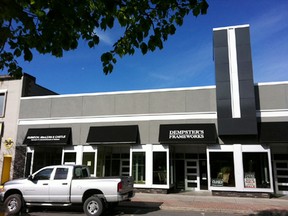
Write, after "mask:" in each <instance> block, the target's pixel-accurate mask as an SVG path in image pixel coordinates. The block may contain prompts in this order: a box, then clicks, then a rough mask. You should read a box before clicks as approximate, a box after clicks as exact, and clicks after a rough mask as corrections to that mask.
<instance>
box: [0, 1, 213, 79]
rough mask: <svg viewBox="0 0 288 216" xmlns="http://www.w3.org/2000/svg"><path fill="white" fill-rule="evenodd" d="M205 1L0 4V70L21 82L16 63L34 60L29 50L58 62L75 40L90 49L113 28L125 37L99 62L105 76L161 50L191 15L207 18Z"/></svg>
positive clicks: (75, 44) (4, 2)
mask: <svg viewBox="0 0 288 216" xmlns="http://www.w3.org/2000/svg"><path fill="white" fill-rule="evenodd" d="M207 9H208V3H207V2H206V0H1V1H0V23H1V28H0V35H1V36H0V70H4V69H7V71H8V73H9V74H10V75H12V76H14V77H21V76H22V68H21V66H20V65H18V62H17V58H19V57H24V60H25V61H31V60H32V59H33V54H32V52H31V51H32V50H36V51H37V52H38V53H40V54H52V55H53V56H56V57H62V56H63V52H64V51H69V50H74V49H76V48H77V46H78V41H79V40H84V41H87V44H88V46H89V47H90V48H93V47H95V46H97V45H98V44H99V42H100V39H99V36H98V35H97V33H96V30H97V29H99V30H102V31H105V30H106V29H108V28H110V29H112V28H113V27H114V24H115V23H116V22H118V23H119V25H120V26H121V27H122V28H123V35H122V36H121V37H120V38H119V39H118V40H117V41H116V42H115V44H114V45H113V47H111V50H110V51H108V52H106V53H103V54H102V56H101V61H102V64H103V71H104V73H105V74H108V73H111V72H112V71H113V65H115V64H116V62H117V58H119V57H120V58H121V57H123V56H125V55H133V54H134V52H135V50H136V49H139V50H141V52H142V53H143V54H146V53H147V52H151V51H152V52H153V51H154V50H155V49H157V48H159V49H162V48H163V42H164V41H166V40H167V39H168V36H170V35H173V34H174V33H175V31H176V27H177V26H181V25H182V24H183V19H184V17H185V16H187V15H189V14H193V15H194V16H198V15H200V14H206V12H207Z"/></svg>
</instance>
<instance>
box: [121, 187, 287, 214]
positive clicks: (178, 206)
mask: <svg viewBox="0 0 288 216" xmlns="http://www.w3.org/2000/svg"><path fill="white" fill-rule="evenodd" d="M120 205H121V206H126V207H129V206H131V207H139V208H141V207H142V208H160V209H165V210H182V211H189V210H190V211H203V212H223V213H231V214H241V215H251V216H252V215H255V216H256V215H259V216H260V215H261V216H263V215H265V216H268V215H279V216H280V215H281V216H282V215H283V216H284V215H287V216H288V196H283V197H279V198H271V199H269V198H244V197H222V196H212V195H211V194H210V193H204V194H203V193H201V192H199V193H195V192H194V193H193V192H192V193H191V192H190V193H189V192H186V193H185V192H184V193H178V194H149V193H136V195H135V197H133V198H132V199H131V201H130V202H123V203H121V204H120Z"/></svg>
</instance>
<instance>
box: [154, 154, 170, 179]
mask: <svg viewBox="0 0 288 216" xmlns="http://www.w3.org/2000/svg"><path fill="white" fill-rule="evenodd" d="M153 184H167V153H166V152H153Z"/></svg>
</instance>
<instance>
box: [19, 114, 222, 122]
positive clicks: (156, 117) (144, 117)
mask: <svg viewBox="0 0 288 216" xmlns="http://www.w3.org/2000/svg"><path fill="white" fill-rule="evenodd" d="M188 119H217V113H216V112H185V113H173V114H171V113H164V114H139V115H109V116H87V117H82V116H79V117H72V118H71V117H63V118H31V119H19V120H18V125H41V124H82V123H97V122H101V123H104V122H127V121H129V122H134V121H161V120H188Z"/></svg>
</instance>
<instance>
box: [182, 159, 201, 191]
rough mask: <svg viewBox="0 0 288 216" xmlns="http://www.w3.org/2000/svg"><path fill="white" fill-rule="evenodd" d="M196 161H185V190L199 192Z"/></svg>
mask: <svg viewBox="0 0 288 216" xmlns="http://www.w3.org/2000/svg"><path fill="white" fill-rule="evenodd" d="M199 189H200V181H199V168H198V160H185V190H199Z"/></svg>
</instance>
